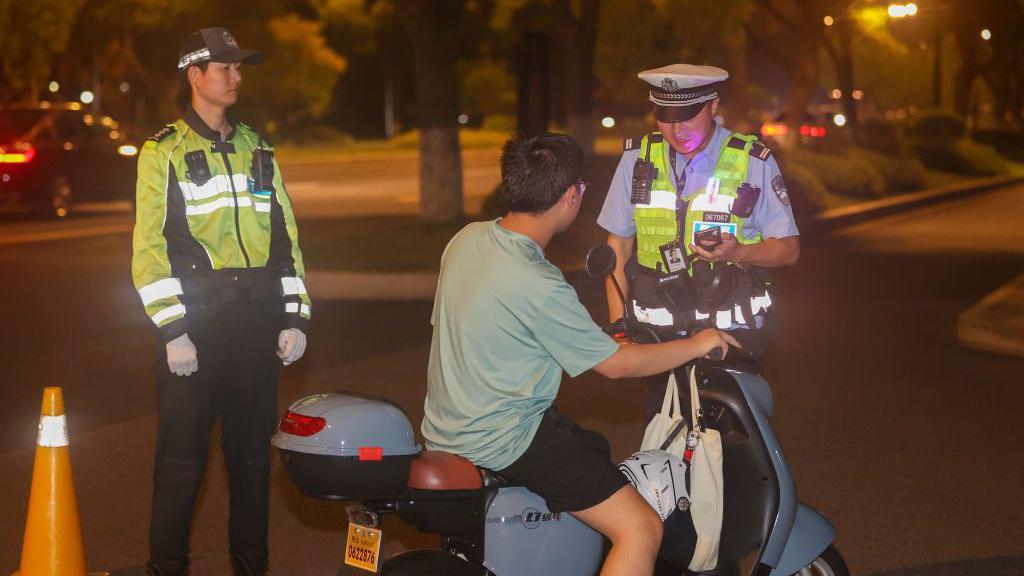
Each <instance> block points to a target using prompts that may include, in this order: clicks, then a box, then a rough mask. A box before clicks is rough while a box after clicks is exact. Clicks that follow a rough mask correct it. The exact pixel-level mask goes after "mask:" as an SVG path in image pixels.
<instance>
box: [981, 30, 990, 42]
mask: <svg viewBox="0 0 1024 576" xmlns="http://www.w3.org/2000/svg"><path fill="white" fill-rule="evenodd" d="M981 39H982V40H991V39H992V31H991V30H989V29H988V28H985V29H984V30H982V31H981Z"/></svg>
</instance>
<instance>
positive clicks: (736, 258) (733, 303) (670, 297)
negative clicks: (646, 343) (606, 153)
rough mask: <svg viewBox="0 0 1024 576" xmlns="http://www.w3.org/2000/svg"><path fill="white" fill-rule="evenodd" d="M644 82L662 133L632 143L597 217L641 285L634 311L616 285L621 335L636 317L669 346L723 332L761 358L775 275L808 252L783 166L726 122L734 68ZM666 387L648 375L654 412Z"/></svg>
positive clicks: (652, 73)
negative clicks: (721, 118)
mask: <svg viewBox="0 0 1024 576" xmlns="http://www.w3.org/2000/svg"><path fill="white" fill-rule="evenodd" d="M638 76H639V78H640V79H642V80H644V81H646V82H647V83H648V84H650V85H651V87H650V101H651V102H653V104H654V117H655V120H656V121H657V130H656V131H654V132H651V133H650V134H647V135H646V136H643V137H642V138H637V139H629V140H626V141H625V144H624V149H625V151H624V153H623V155H622V159H621V161H620V162H619V166H618V169H617V170H616V171H615V176H614V179H613V180H612V184H611V187H610V189H609V190H608V195H607V197H606V198H605V203H604V207H603V208H602V210H601V215H600V216H599V217H598V220H597V221H598V224H600V226H601V227H602V228H604V229H605V230H607V231H608V244H609V245H610V246H611V247H612V248H613V249H614V250H615V252H616V255H617V256H618V263H619V264H618V266H617V268H616V270H615V276H616V278H617V279H618V281H619V282H620V283H621V284H626V283H627V278H628V284H629V286H630V290H629V292H630V294H629V300H630V306H631V308H632V309H631V310H629V311H625V310H623V307H622V301H621V300H620V299H619V298H618V295H617V293H616V292H615V290H614V287H613V286H612V285H611V283H610V281H609V285H608V288H609V290H608V309H609V315H610V319H611V320H612V331H615V328H614V327H615V326H617V325H620V322H621V318H622V317H623V315H624V314H625V313H631V314H633V315H634V316H635V318H636V319H637V320H638V321H640V322H642V323H645V324H647V325H649V326H651V327H652V328H653V329H654V330H655V332H657V333H658V334H659V336H660V337H661V338H662V339H671V338H680V337H685V336H686V335H688V334H693V333H695V331H697V330H699V329H702V328H706V327H717V328H719V329H722V330H729V331H730V333H731V334H733V336H734V337H735V338H736V340H737V341H738V342H739V343H740V344H741V345H742V346H743V348H744V349H745V350H746V351H747V352H748V353H751V354H753V355H754V356H755V357H756V358H760V357H761V356H762V355H763V352H764V336H763V328H764V325H765V322H766V319H767V318H768V317H769V315H770V314H772V313H773V304H774V303H773V297H772V291H773V290H772V285H771V280H770V277H769V275H768V273H767V271H766V269H768V268H773V267H778V266H788V265H792V264H794V263H796V261H797V259H798V258H799V256H800V241H799V231H798V230H797V227H796V222H795V221H794V219H793V210H792V208H791V207H790V200H789V195H788V192H787V190H786V184H785V182H784V181H783V179H782V174H780V172H779V166H778V164H777V163H776V161H775V159H774V158H773V157H772V154H771V150H770V149H768V147H766V146H765V145H764V144H763V143H762V142H759V141H758V140H757V138H756V137H754V136H745V135H742V134H737V133H734V132H730V131H729V130H727V129H726V128H724V127H723V126H721V125H719V122H718V106H719V94H718V90H719V88H720V87H721V86H722V84H723V82H724V81H725V80H726V79H727V78H728V77H729V75H728V73H727V72H726V71H725V70H722V69H720V68H715V67H713V66H694V65H690V64H673V65H671V66H665V67H663V68H658V69H655V70H647V71H645V72H641V73H640V74H638ZM741 89H742V88H741ZM666 380H667V374H662V375H661V376H655V377H652V378H650V379H648V381H647V392H646V398H645V408H646V412H647V414H648V416H650V415H652V414H653V413H654V412H655V411H656V410H657V409H658V407H659V406H660V405H661V400H662V396H663V395H664V391H665V381H666Z"/></svg>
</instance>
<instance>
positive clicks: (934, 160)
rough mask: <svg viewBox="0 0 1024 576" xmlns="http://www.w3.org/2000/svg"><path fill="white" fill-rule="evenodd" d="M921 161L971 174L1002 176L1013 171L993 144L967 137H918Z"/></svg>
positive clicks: (934, 167) (926, 164)
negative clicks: (941, 138) (949, 138)
mask: <svg viewBox="0 0 1024 576" xmlns="http://www.w3.org/2000/svg"><path fill="white" fill-rule="evenodd" d="M914 149H915V151H916V152H917V155H918V157H919V158H921V162H923V163H924V165H925V166H927V167H928V168H931V169H932V170H941V171H942V172H953V173H955V174H964V175H968V176H1000V175H1004V174H1009V173H1010V166H1009V165H1008V164H1007V163H1006V160H1005V159H1003V157H1002V156H1000V155H999V153H998V152H996V149H995V148H994V147H992V146H987V145H985V144H978V143H977V142H972V141H970V140H967V139H965V138H962V139H959V140H953V141H950V140H918V141H917V142H915V144H914Z"/></svg>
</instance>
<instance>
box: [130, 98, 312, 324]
mask: <svg viewBox="0 0 1024 576" xmlns="http://www.w3.org/2000/svg"><path fill="white" fill-rule="evenodd" d="M257 150H260V152H257ZM272 151H273V149H272V148H271V147H270V146H269V145H267V144H266V143H265V141H263V139H262V138H261V137H260V135H259V134H257V133H256V131H254V130H253V129H251V128H249V127H248V126H246V125H245V124H238V125H237V126H236V127H235V128H234V130H233V132H232V133H231V134H229V135H228V137H227V138H225V139H223V140H221V135H220V133H218V132H216V131H214V130H212V129H210V128H209V127H208V126H207V125H206V124H205V123H204V122H203V120H202V119H201V118H200V117H199V115H198V114H196V113H195V111H194V110H192V109H191V108H190V109H189V110H188V111H187V112H186V114H185V116H184V117H183V118H181V119H179V120H177V121H176V122H174V123H173V124H168V125H167V126H165V127H164V128H162V129H161V130H160V131H158V132H157V133H156V134H154V135H153V136H152V137H150V138H149V139H148V140H147V141H146V143H145V144H144V145H143V147H142V150H141V152H140V153H139V162H138V182H137V186H136V215H135V230H134V234H133V238H132V279H133V281H134V284H135V289H136V290H138V293H139V297H140V298H141V299H142V304H143V305H144V306H145V308H146V314H147V315H149V317H150V319H151V320H152V321H153V323H154V324H155V325H156V326H157V328H158V329H159V331H160V333H161V335H162V336H163V338H164V340H165V341H170V340H172V339H174V338H176V337H178V336H180V335H181V334H184V333H186V332H188V320H189V309H188V308H189V305H188V302H189V300H190V299H193V298H202V297H203V296H202V295H201V294H188V292H189V286H191V285H193V283H192V282H190V281H189V280H191V279H194V278H204V277H211V276H214V275H216V274H218V273H223V272H222V271H224V272H228V273H230V271H238V273H239V274H245V273H248V272H261V274H259V276H261V277H264V278H266V277H271V278H272V279H273V284H274V286H273V289H274V290H275V291H277V295H278V296H279V297H280V299H281V306H282V313H283V319H284V320H283V327H297V328H303V329H304V328H305V327H306V324H307V323H308V320H309V317H310V311H311V309H310V300H309V294H308V293H307V291H306V286H305V276H306V274H305V268H304V267H303V263H302V252H301V251H300V250H299V242H298V229H297V228H296V225H295V215H294V214H293V212H292V206H291V200H290V199H289V198H288V194H287V192H286V191H285V187H284V182H283V181H282V179H281V173H280V170H279V169H278V166H277V161H276V160H275V159H274V158H273V152H272ZM254 157H255V160H256V161H255V163H254ZM260 160H262V163H260ZM278 284H279V287H278ZM278 288H279V290H278Z"/></svg>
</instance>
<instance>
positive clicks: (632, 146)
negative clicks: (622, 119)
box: [622, 138, 641, 152]
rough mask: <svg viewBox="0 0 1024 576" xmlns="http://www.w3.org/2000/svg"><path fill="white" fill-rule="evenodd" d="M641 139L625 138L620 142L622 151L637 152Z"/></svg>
mask: <svg viewBox="0 0 1024 576" xmlns="http://www.w3.org/2000/svg"><path fill="white" fill-rule="evenodd" d="M640 140H641V138H626V139H625V140H623V141H622V151H623V152H625V151H627V150H639V149H640Z"/></svg>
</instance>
